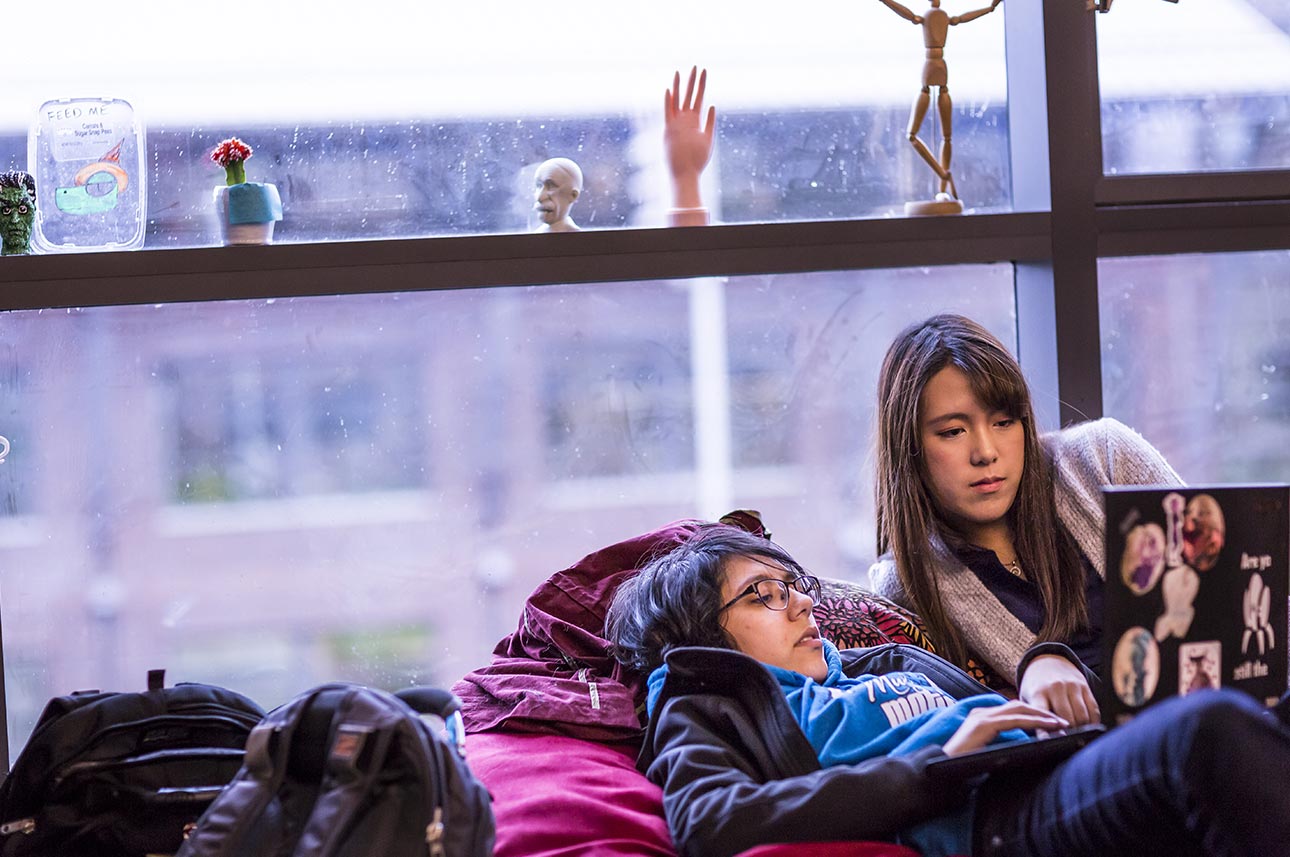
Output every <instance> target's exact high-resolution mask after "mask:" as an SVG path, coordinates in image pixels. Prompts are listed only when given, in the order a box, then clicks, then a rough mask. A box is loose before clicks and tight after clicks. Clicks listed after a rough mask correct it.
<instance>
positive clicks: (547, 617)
mask: <svg viewBox="0 0 1290 857" xmlns="http://www.w3.org/2000/svg"><path fill="white" fill-rule="evenodd" d="M721 521H722V523H726V524H733V525H735V526H740V527H743V528H744V529H747V530H749V531H750V532H754V533H757V534H758V535H765V534H766V533H765V531H764V530H763V529H762V526H761V521H760V520H759V519H758V518H757V517H756V515H755V513H751V514H750V513H747V512H732V513H731V514H729V515H727V516H726V517H724V518H722V519H721ZM700 526H701V522H699V521H695V520H683V521H676V522H674V523H671V524H668V525H667V526H665V527H662V528H661V529H658V530H654V531H653V532H649V533H645V534H644V535H640V536H636V537H635V538H631V539H628V540H627V541H623V542H619V543H618V544H614V545H610V546H609V547H606V548H603V549H601V550H598V551H596V552H595V553H592V554H588V555H587V556H585V557H583V558H582V559H581V560H579V561H578V562H577V563H575V564H574V565H572V566H570V567H569V568H566V569H565V570H564V571H558V572H556V573H555V574H553V575H551V577H550V578H548V579H547V580H546V581H544V582H543V583H541V584H540V585H539V586H538V587H537V589H535V590H533V594H532V595H530V596H529V598H528V601H526V602H525V603H524V612H523V614H522V615H521V617H520V623H519V627H518V628H517V629H516V630H515V632H514V633H512V634H511V635H510V636H508V637H504V638H503V639H502V640H501V642H499V643H498V644H497V647H496V648H495V649H494V650H493V656H492V660H491V662H490V663H489V664H488V666H486V667H481V668H480V669H477V670H475V671H474V672H471V673H469V674H468V675H467V676H466V677H465V678H463V679H462V680H461V681H459V682H457V683H456V684H455V685H453V688H452V691H453V693H455V694H457V696H459V697H460V698H461V701H462V715H463V717H464V718H465V722H466V731H467V732H484V731H488V730H494V729H508V730H512V731H517V732H543V733H550V734H557V735H568V736H570V737H574V738H582V739H586V740H591V741H602V742H618V741H632V742H634V743H637V744H638V743H639V741H640V738H641V734H642V726H643V722H642V719H641V718H642V715H643V712H644V702H645V677H644V676H642V675H640V674H638V673H636V672H634V671H632V670H629V669H627V668H626V667H624V666H623V665H622V664H620V663H618V661H616V660H614V657H613V655H612V654H610V645H609V641H608V640H606V639H605V637H604V634H605V613H606V611H607V610H608V609H609V603H610V601H611V600H612V599H613V596H614V592H615V591H616V590H617V589H618V586H619V584H621V583H622V582H623V581H624V580H626V579H628V578H629V577H631V576H632V575H634V574H635V573H636V572H637V571H638V570H640V568H641V567H642V566H644V565H646V564H648V563H649V561H650V560H651V559H653V558H655V557H657V556H660V555H662V554H665V553H667V552H668V551H670V550H671V549H672V548H674V547H676V546H677V545H680V544H681V543H682V542H684V541H685V540H686V539H687V538H689V537H690V535H691V534H693V533H694V531H695V530H696V529H698V528H699V527H700Z"/></svg>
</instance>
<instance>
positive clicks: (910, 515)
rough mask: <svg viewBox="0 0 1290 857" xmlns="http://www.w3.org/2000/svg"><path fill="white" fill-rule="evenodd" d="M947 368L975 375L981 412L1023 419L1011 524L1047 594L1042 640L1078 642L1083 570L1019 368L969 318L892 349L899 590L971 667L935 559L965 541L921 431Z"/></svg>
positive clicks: (887, 416) (888, 480)
mask: <svg viewBox="0 0 1290 857" xmlns="http://www.w3.org/2000/svg"><path fill="white" fill-rule="evenodd" d="M948 366H954V367H956V368H958V369H959V370H961V371H962V372H963V374H964V375H966V376H967V378H968V383H970V384H971V386H972V392H973V394H974V395H975V396H976V397H977V399H978V400H980V402H981V404H982V405H984V406H985V407H986V408H988V409H990V410H992V411H1000V412H1002V413H1006V414H1008V415H1009V416H1010V417H1012V418H1013V419H1016V420H1020V422H1021V425H1022V427H1023V429H1024V431H1025V455H1026V461H1025V467H1024V468H1023V469H1022V473H1021V482H1020V485H1019V486H1018V489H1017V496H1016V499H1015V500H1014V501H1013V503H1012V507H1011V508H1010V509H1009V510H1008V521H1009V524H1010V525H1011V529H1012V533H1013V547H1014V548H1016V551H1017V557H1018V558H1019V559H1020V561H1021V563H1022V565H1024V566H1025V568H1026V574H1027V576H1028V577H1029V578H1030V580H1031V581H1032V582H1033V583H1034V584H1035V586H1036V587H1037V588H1038V589H1039V597H1040V601H1041V603H1042V604H1043V608H1044V625H1043V627H1042V628H1041V629H1040V631H1039V637H1040V639H1047V640H1068V639H1070V637H1071V636H1072V635H1073V634H1074V632H1075V631H1076V630H1077V629H1079V628H1081V627H1084V626H1086V625H1087V624H1088V604H1087V601H1086V599H1085V596H1084V575H1083V573H1082V569H1083V566H1082V565H1081V564H1080V561H1079V556H1078V554H1077V553H1076V548H1075V546H1074V543H1073V542H1072V540H1071V537H1070V536H1069V534H1067V532H1066V530H1065V528H1063V527H1061V526H1059V524H1058V519H1057V505H1056V502H1055V501H1054V499H1053V482H1052V473H1051V467H1050V466H1049V463H1048V458H1047V456H1046V455H1045V453H1044V449H1043V447H1042V446H1041V445H1040V443H1039V434H1038V431H1037V429H1036V427H1035V414H1034V410H1033V409H1032V407H1031V404H1030V389H1029V388H1028V387H1027V386H1026V379H1025V376H1023V375H1022V373H1021V366H1020V365H1019V364H1018V363H1017V361H1016V359H1014V358H1013V356H1012V355H1011V354H1009V353H1008V350H1007V349H1006V348H1004V347H1003V343H1001V342H1000V341H999V340H998V339H996V338H995V337H994V336H992V335H991V334H990V332H989V331H987V330H986V329H985V328H983V327H982V326H981V325H979V324H977V323H976V322H974V321H972V320H971V319H968V318H964V317H963V316H961V315H949V314H946V315H935V316H932V317H931V318H929V319H927V320H926V321H924V322H921V323H919V324H915V325H912V326H910V327H908V328H906V329H905V330H904V331H903V332H902V333H901V334H900V335H899V336H897V337H896V339H895V341H894V342H892V344H891V347H890V348H889V349H888V350H887V356H886V357H885V358H884V359H883V362H882V370H881V371H880V372H879V375H878V431H877V454H876V459H877V473H876V477H877V478H876V485H875V492H876V495H877V497H876V499H877V503H876V507H877V524H878V553H879V554H884V553H887V552H888V551H890V552H891V553H892V554H893V555H894V556H895V560H896V571H897V574H898V575H899V578H900V583H901V586H902V587H903V588H904V590H905V592H906V594H907V595H908V596H909V598H910V600H911V606H912V607H913V608H914V609H915V610H916V611H917V612H918V614H919V615H920V616H921V617H922V619H923V621H924V622H925V623H926V625H927V631H928V633H929V635H930V636H931V638H932V639H933V640H935V641H936V646H937V648H938V649H939V650H940V651H941V652H942V653H944V655H945V656H946V657H947V658H948V659H949V660H951V661H953V662H955V663H957V664H959V665H963V664H965V663H966V661H967V651H966V648H965V646H964V644H963V640H962V638H961V637H960V636H959V632H958V629H957V628H955V627H954V626H953V624H952V623H951V622H950V621H949V618H948V617H947V616H946V612H945V606H944V604H943V603H942V601H941V593H940V586H939V581H938V580H937V579H936V576H935V575H934V574H933V564H932V560H933V558H934V557H939V558H940V559H942V560H951V559H952V555H953V550H954V548H955V547H957V546H959V545H961V544H962V543H963V537H962V534H960V533H959V532H957V531H956V530H955V529H954V528H953V527H951V526H950V525H949V523H948V522H947V521H946V520H945V518H944V516H943V515H942V514H941V511H940V508H939V507H938V505H937V503H936V501H935V498H934V497H933V496H932V493H931V492H930V491H929V490H928V487H927V473H926V462H925V459H924V457H923V456H922V455H921V452H922V448H921V435H920V430H919V420H920V406H921V403H922V397H923V390H924V388H926V386H927V383H928V382H929V381H930V380H931V379H932V377H933V376H934V375H936V373H938V372H940V371H941V370H942V369H944V368H946V367H948ZM1019 523H1020V525H1018V524H1019Z"/></svg>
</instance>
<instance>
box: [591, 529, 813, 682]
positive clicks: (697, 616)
mask: <svg viewBox="0 0 1290 857" xmlns="http://www.w3.org/2000/svg"><path fill="white" fill-rule="evenodd" d="M741 556H750V557H758V558H764V559H768V560H772V561H774V562H777V563H779V564H780V565H782V566H784V568H786V569H788V570H789V571H790V572H792V573H793V574H802V573H803V572H802V567H801V566H800V565H798V564H797V561H796V560H794V559H793V558H792V557H791V556H789V555H788V553H787V552H786V551H785V550H784V549H783V548H781V547H780V546H779V545H777V544H775V543H774V542H772V541H770V540H769V539H766V538H763V537H761V536H755V535H753V534H752V533H749V532H748V531H746V530H742V529H739V528H738V527H731V526H726V525H724V524H712V525H710V526H705V527H703V528H702V529H700V530H699V531H697V532H696V533H695V534H694V535H693V536H691V537H690V538H689V539H688V540H687V541H685V542H684V543H682V544H680V545H678V546H677V547H676V548H673V549H672V550H671V551H669V552H668V553H666V554H664V555H663V556H660V557H658V558H656V559H654V560H652V561H651V562H650V563H649V564H648V565H646V566H645V567H644V568H642V569H641V570H640V573H638V574H637V575H636V576H635V577H632V578H630V579H629V580H627V581H626V582H625V583H623V584H622V585H621V586H619V587H618V591H617V592H616V593H614V600H613V602H612V603H611V604H610V605H609V612H608V615H607V616H606V617H605V637H606V638H607V639H608V640H609V641H610V642H611V643H613V646H614V657H616V658H617V659H618V660H619V661H621V662H622V663H624V664H626V665H627V666H628V667H630V668H632V669H635V670H639V671H641V672H649V671H650V670H653V669H654V668H656V667H658V666H659V665H660V664H662V663H663V658H664V657H665V656H666V655H667V653H668V652H670V651H671V650H672V649H675V648H678V647H680V646H710V647H712V648H717V649H733V648H736V646H735V644H734V640H732V639H731V638H730V636H729V635H728V634H726V632H725V629H724V628H722V627H721V620H720V615H719V614H720V612H721V606H722V604H723V603H724V602H723V599H722V597H721V587H722V584H723V583H724V582H725V572H726V564H727V563H728V562H729V561H730V560H731V559H734V558H736V557H741Z"/></svg>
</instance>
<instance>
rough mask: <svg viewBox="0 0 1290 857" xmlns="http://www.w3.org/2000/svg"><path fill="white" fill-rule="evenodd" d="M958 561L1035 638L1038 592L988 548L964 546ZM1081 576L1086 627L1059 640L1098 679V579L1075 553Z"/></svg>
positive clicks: (1040, 622)
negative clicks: (1087, 625)
mask: <svg viewBox="0 0 1290 857" xmlns="http://www.w3.org/2000/svg"><path fill="white" fill-rule="evenodd" d="M956 553H957V554H958V558H959V559H960V560H961V561H962V562H963V564H964V565H966V566H967V567H968V568H969V569H971V571H972V573H973V574H975V575H976V576H977V578H978V579H979V580H980V581H981V582H982V583H983V584H985V588H986V589H988V590H990V592H991V593H992V594H993V595H994V597H995V598H998V599H999V603H1001V604H1002V605H1003V606H1004V607H1006V608H1007V609H1008V611H1009V612H1010V613H1012V615H1014V616H1016V617H1017V618H1018V619H1020V620H1021V622H1022V624H1023V625H1025V626H1026V627H1027V628H1029V629H1030V631H1031V633H1033V634H1038V633H1039V630H1040V629H1041V628H1042V627H1043V626H1044V608H1043V605H1042V604H1040V603H1039V589H1038V587H1036V586H1035V585H1034V584H1033V583H1031V582H1030V581H1029V580H1024V579H1022V578H1020V577H1017V575H1015V574H1013V573H1012V572H1010V571H1008V569H1006V568H1004V567H1003V563H1001V562H999V557H997V556H995V553H994V551H992V550H989V549H988V548H981V547H977V546H976V545H965V546H964V547H962V548H960V549H959V550H958V551H956ZM1076 553H1077V554H1078V556H1079V562H1080V567H1081V570H1082V571H1083V573H1084V597H1085V598H1086V599H1087V601H1088V620H1089V627H1087V628H1081V629H1080V630H1078V631H1076V632H1075V635H1074V636H1073V637H1071V639H1069V640H1059V641H1058V642H1062V643H1065V644H1066V645H1068V646H1070V647H1071V650H1072V651H1074V652H1075V655H1076V657H1078V658H1079V659H1080V660H1081V661H1083V662H1084V664H1085V666H1087V667H1088V668H1089V669H1091V670H1092V671H1093V672H1095V673H1097V674H1098V676H1099V677H1102V586H1103V584H1102V578H1100V577H1098V575H1097V571H1095V570H1094V569H1093V565H1092V563H1090V562H1089V561H1088V560H1087V559H1085V558H1084V554H1083V552H1082V551H1079V550H1076Z"/></svg>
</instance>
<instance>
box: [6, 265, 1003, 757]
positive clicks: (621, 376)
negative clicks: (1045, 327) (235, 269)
mask: <svg viewBox="0 0 1290 857" xmlns="http://www.w3.org/2000/svg"><path fill="white" fill-rule="evenodd" d="M1012 289H1013V284H1012V268H1011V265H1008V264H999V265H965V266H955V267H951V268H918V269H900V270H891V271H885V270H884V271H869V272H858V273H857V272H851V273H840V272H825V273H817V274H794V275H779V276H773V277H771V276H756V277H729V278H696V279H692V280H670V281H644V282H634V283H598V284H588V285H575V286H546V287H541V288H525V289H514V288H506V289H478V290H470V291H445V292H409V293H395V294H376V295H362V294H356V295H348V296H344V297H335V298H331V297H326V298H293V299H282V300H251V301H221V302H211V303H191V304H162V305H150V306H139V307H100V308H93V309H85V310H79V311H77V312H76V313H75V314H74V315H73V316H72V317H73V318H74V319H75V323H76V324H75V329H76V333H77V336H76V337H75V339H76V341H78V342H80V343H81V345H82V346H83V348H82V350H81V351H80V352H79V353H74V354H72V355H69V354H67V353H66V349H65V348H63V343H64V341H65V340H66V337H65V336H63V335H57V334H58V332H59V331H63V332H64V333H65V332H66V327H67V319H68V315H67V314H65V313H42V312H15V313H9V314H8V315H6V316H5V317H4V318H5V319H6V321H7V322H8V323H9V324H10V325H13V326H16V327H17V328H20V329H23V330H25V331H27V332H28V334H29V336H30V341H29V342H28V344H27V345H26V347H25V348H24V351H25V352H26V354H27V355H28V356H29V358H30V359H31V360H32V365H34V366H37V367H40V368H41V371H40V372H38V373H36V374H34V375H33V376H32V378H31V381H30V384H31V386H33V387H36V388H42V387H45V388H48V387H59V388H61V390H62V392H61V395H60V398H59V399H58V401H57V402H56V403H51V405H50V409H51V410H50V412H49V413H48V414H46V415H44V416H43V419H45V420H47V421H48V422H49V423H51V424H54V425H58V426H71V427H87V426H89V427H96V433H97V436H98V437H99V438H100V439H101V440H100V442H101V443H103V444H105V446H104V450H105V451H104V452H103V454H101V455H95V456H92V457H89V456H86V455H85V453H84V451H83V449H82V444H83V443H84V440H83V437H84V436H83V435H80V434H70V435H66V436H50V437H48V438H43V439H42V442H41V443H39V444H37V446H38V447H39V448H40V451H41V459H40V460H41V462H42V463H43V466H42V467H41V468H40V469H36V470H33V471H32V473H31V483H32V484H31V490H32V491H33V492H35V493H37V494H39V495H41V496H45V495H48V496H50V497H51V498H53V501H52V502H53V507H52V508H51V509H50V510H49V511H50V514H49V525H48V526H49V531H50V532H52V533H71V532H81V531H84V532H87V533H88V534H89V535H88V537H87V538H86V539H84V540H80V539H54V540H50V541H47V542H46V541H42V542H41V543H40V544H38V545H35V546H33V545H16V546H7V545H5V544H4V543H2V542H0V569H2V570H4V571H3V573H4V575H5V576H4V577H3V579H0V584H3V592H4V604H3V607H4V611H5V612H4V632H5V637H4V643H5V647H6V653H7V654H8V655H9V656H10V658H11V660H10V661H9V663H10V664H12V665H18V666H16V667H14V666H11V669H14V668H19V667H21V665H23V664H29V663H31V664H34V663H41V664H43V666H42V668H41V672H40V673H39V675H22V676H16V677H15V678H14V681H15V682H17V685H16V686H19V687H22V688H24V691H23V692H24V694H29V695H34V696H40V695H41V694H42V693H43V694H45V695H46V696H53V695H55V694H57V693H59V692H66V690H67V689H69V688H75V687H85V686H100V687H121V688H128V687H134V686H136V685H137V684H138V683H139V682H140V681H142V676H143V674H144V673H145V672H146V670H147V669H148V668H149V667H151V666H155V665H156V664H159V663H160V664H167V665H173V666H172V667H171V678H172V679H175V680H197V681H210V682H214V683H224V684H226V685H228V686H231V687H234V688H237V689H244V690H245V692H248V693H252V691H254V693H253V694H252V695H253V697H254V698H255V699H257V701H259V702H261V703H262V704H264V705H276V704H278V703H280V702H283V701H285V700H286V699H288V698H289V697H291V696H292V695H294V694H295V693H298V692H299V691H301V690H303V689H304V688H305V687H307V686H309V685H311V684H316V683H319V682H322V681H326V680H329V679H334V678H352V679H355V680H361V681H369V682H373V683H376V684H378V685H381V686H387V687H398V686H401V685H403V684H406V683H407V682H409V681H412V680H414V679H416V680H420V681H431V682H442V683H447V682H451V681H452V680H453V679H454V678H455V677H456V676H459V675H461V674H462V673H464V672H466V671H467V670H468V669H470V668H471V667H472V666H474V665H476V664H479V663H483V662H484V661H485V660H486V659H487V657H488V652H489V651H490V650H491V649H492V648H493V646H494V644H495V643H496V641H497V639H498V637H500V636H502V635H503V634H505V633H508V632H509V631H510V630H512V629H513V628H514V622H515V617H516V616H518V615H519V607H520V604H521V603H522V602H523V600H524V598H525V597H527V595H528V594H529V593H530V592H531V591H532V589H533V588H534V587H535V586H536V585H537V584H538V582H539V581H541V580H542V579H543V578H545V577H546V576H547V575H549V574H550V573H551V572H553V571H555V570H556V569H559V568H564V567H565V566H567V565H568V564H569V563H570V562H571V561H573V560H574V559H576V558H577V557H579V556H581V555H583V554H584V553H586V552H587V551H588V550H590V549H592V548H594V547H598V546H600V545H601V544H607V543H609V542H611V541H613V540H615V539H617V538H621V537H623V536H625V535H627V534H630V533H631V532H634V531H635V529H634V528H637V527H639V528H640V529H646V528H648V527H650V526H656V525H657V524H658V523H662V522H665V521H667V520H672V519H675V518H679V517H684V516H686V515H706V516H708V517H712V518H715V517H717V516H719V515H720V514H722V513H724V512H726V511H729V510H730V509H732V508H736V507H751V508H759V509H762V510H763V512H765V514H766V515H767V520H768V522H770V524H771V525H772V527H773V528H774V529H775V531H776V533H777V535H778V536H779V537H780V538H783V539H786V540H787V541H786V543H787V544H793V545H797V546H799V550H801V551H805V552H806V553H808V554H810V561H811V565H812V567H813V568H818V569H826V568H827V569H829V571H830V572H831V573H832V574H834V575H837V576H851V577H857V576H859V575H861V574H863V573H864V571H865V570H866V569H867V567H868V564H869V562H871V561H872V559H873V538H872V534H871V533H869V534H868V535H867V536H866V535H864V534H863V532H864V527H865V523H864V522H866V521H868V520H870V519H871V514H870V513H868V512H867V511H864V510H866V509H867V508H868V504H869V497H870V495H871V494H872V489H871V488H870V479H871V477H870V475H869V473H868V468H869V467H870V464H869V463H868V459H867V444H866V439H867V436H868V423H869V421H870V420H871V407H872V400H873V398H874V389H873V388H874V378H875V373H876V371H877V362H878V359H879V357H880V355H881V352H882V350H883V349H884V348H885V347H886V343H887V342H888V341H889V340H890V339H891V337H892V336H894V335H895V333H896V332H897V331H898V330H899V329H900V328H902V327H904V326H905V325H906V324H908V323H909V322H911V321H914V320H916V319H918V318H921V317H923V316H926V315H928V314H930V313H931V312H934V311H936V310H940V309H959V310H967V309H969V308H971V309H972V310H973V311H974V312H976V313H977V316H978V318H981V319H983V320H984V321H986V322H987V323H988V324H990V325H991V326H992V327H993V328H994V329H995V330H996V331H997V332H998V333H999V334H1000V335H1001V336H1003V337H1004V339H1005V341H1009V342H1011V341H1013V339H1014V336H1013V329H1014V326H1015V316H1014V313H1013V296H1012ZM42 333H47V334H49V335H44V336H42ZM722 402H725V403H728V404H726V405H724V406H718V407H713V405H714V403H722ZM713 436H721V437H724V438H725V440H724V444H723V447H722V448H723V449H724V450H725V453H724V455H723V456H717V457H714V456H712V455H711V454H710V453H709V452H708V451H705V450H704V445H705V444H706V443H707V442H708V439H709V438H711V437H713ZM74 463H77V464H76V466H74ZM7 466H8V465H7V464H6V465H0V467H7ZM803 485H811V486H812V490H811V491H809V492H803V491H802V490H801V486H803ZM714 487H715V491H716V494H715V495H712V494H709V493H708V492H709V491H710V489H713V488H714ZM713 496H715V498H716V499H712V497H713ZM705 503H712V504H718V505H717V507H716V508H715V509H712V508H707V507H706V506H705ZM575 521H576V522H577V524H576V525H574V522H575ZM54 567H57V569H58V571H57V573H49V574H42V575H30V574H16V575H15V574H14V573H13V571H12V570H14V569H29V568H45V569H51V568H54ZM86 652H93V653H94V655H93V656H92V657H85V655H84V653H86ZM24 698H25V697H24ZM34 716H35V712H34V711H30V710H28V709H26V708H23V709H21V710H18V709H14V710H12V711H11V724H12V727H13V730H14V737H15V743H18V744H20V743H21V742H22V741H23V740H25V735H26V730H29V729H30V728H31V725H32V721H31V718H32V717H34ZM19 717H21V718H26V719H25V720H14V719H13V718H19Z"/></svg>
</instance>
